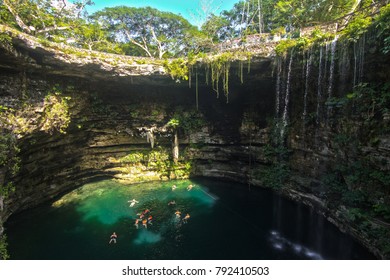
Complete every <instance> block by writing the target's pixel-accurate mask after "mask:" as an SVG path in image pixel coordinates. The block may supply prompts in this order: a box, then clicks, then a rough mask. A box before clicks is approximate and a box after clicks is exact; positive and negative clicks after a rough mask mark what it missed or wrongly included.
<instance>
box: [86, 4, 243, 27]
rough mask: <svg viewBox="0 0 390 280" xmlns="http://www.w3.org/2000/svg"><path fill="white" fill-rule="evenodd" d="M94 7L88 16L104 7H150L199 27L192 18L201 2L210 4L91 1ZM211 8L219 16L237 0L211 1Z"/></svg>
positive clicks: (194, 18)
mask: <svg viewBox="0 0 390 280" xmlns="http://www.w3.org/2000/svg"><path fill="white" fill-rule="evenodd" d="M93 2H94V3H95V5H93V6H89V7H87V11H88V13H89V14H92V13H94V12H95V11H98V10H102V9H104V8H105V7H115V6H122V5H124V6H130V7H146V6H150V7H153V8H156V9H158V10H161V11H168V12H172V13H175V14H181V15H182V16H183V17H184V18H186V19H187V20H188V21H189V22H191V23H192V24H194V25H199V20H197V19H196V18H198V19H199V17H194V15H196V14H197V11H200V3H201V2H210V0H209V1H206V0H203V1H202V0H93ZM212 2H213V8H214V10H215V8H216V7H220V8H219V9H218V10H217V11H216V12H214V13H215V14H219V13H220V12H221V11H223V10H230V9H231V8H232V7H233V6H234V4H235V3H237V2H239V0H212Z"/></svg>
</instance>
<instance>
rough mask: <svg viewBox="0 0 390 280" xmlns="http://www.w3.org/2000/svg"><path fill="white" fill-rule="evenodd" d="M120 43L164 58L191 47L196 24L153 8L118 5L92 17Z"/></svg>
mask: <svg viewBox="0 0 390 280" xmlns="http://www.w3.org/2000/svg"><path fill="white" fill-rule="evenodd" d="M91 20H93V21H94V22H96V23H97V22H98V23H99V24H100V25H101V28H102V29H103V30H106V31H107V32H109V34H110V35H109V37H110V38H114V40H116V42H117V43H119V42H125V43H131V44H133V45H136V46H138V47H139V48H141V49H142V50H143V51H144V55H146V56H149V57H157V58H160V59H162V58H163V57H164V56H168V57H171V56H178V55H179V54H182V55H183V54H185V53H186V52H188V51H189V50H190V49H191V48H192V47H191V45H189V44H191V43H193V42H194V40H192V39H193V37H194V36H197V32H196V27H194V26H192V25H191V24H190V23H189V22H188V21H187V20H186V19H184V18H183V17H182V16H180V15H175V14H173V13H170V12H162V11H159V10H156V9H153V8H151V7H142V8H135V7H126V6H118V7H113V8H105V9H104V10H102V11H98V12H96V13H94V14H93V15H92V16H91Z"/></svg>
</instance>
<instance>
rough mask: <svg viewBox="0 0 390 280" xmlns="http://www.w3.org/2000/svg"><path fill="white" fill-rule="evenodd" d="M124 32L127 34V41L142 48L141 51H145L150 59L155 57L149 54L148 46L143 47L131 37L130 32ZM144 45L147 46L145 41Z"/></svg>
mask: <svg viewBox="0 0 390 280" xmlns="http://www.w3.org/2000/svg"><path fill="white" fill-rule="evenodd" d="M124 32H125V34H126V37H127V39H128V40H129V41H130V42H131V43H133V44H134V45H136V46H138V47H140V48H141V49H143V50H144V51H145V52H146V53H147V54H148V56H149V57H153V55H152V54H151V53H150V52H149V49H148V47H147V46H143V45H141V44H140V43H138V42H137V41H136V40H134V39H133V38H132V37H131V35H130V33H129V31H128V30H126V29H125V30H124ZM144 44H145V41H144Z"/></svg>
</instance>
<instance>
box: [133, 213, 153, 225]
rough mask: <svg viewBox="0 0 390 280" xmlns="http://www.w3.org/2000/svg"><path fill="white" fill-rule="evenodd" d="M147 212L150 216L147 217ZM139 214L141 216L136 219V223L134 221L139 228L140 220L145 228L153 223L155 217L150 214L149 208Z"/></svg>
mask: <svg viewBox="0 0 390 280" xmlns="http://www.w3.org/2000/svg"><path fill="white" fill-rule="evenodd" d="M147 214H149V217H148V218H146V215H147ZM137 216H139V217H138V218H136V219H135V223H134V225H135V227H136V228H137V229H138V223H139V222H142V226H143V227H144V228H148V224H149V225H151V224H152V220H153V217H152V215H150V210H149V209H145V210H144V211H143V212H142V213H137Z"/></svg>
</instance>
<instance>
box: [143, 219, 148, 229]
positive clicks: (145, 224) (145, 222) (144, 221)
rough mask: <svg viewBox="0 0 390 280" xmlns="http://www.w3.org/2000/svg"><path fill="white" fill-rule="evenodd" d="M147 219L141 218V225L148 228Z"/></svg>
mask: <svg viewBox="0 0 390 280" xmlns="http://www.w3.org/2000/svg"><path fill="white" fill-rule="evenodd" d="M147 223H148V221H147V220H142V225H143V226H144V227H145V228H148V224H147Z"/></svg>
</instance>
